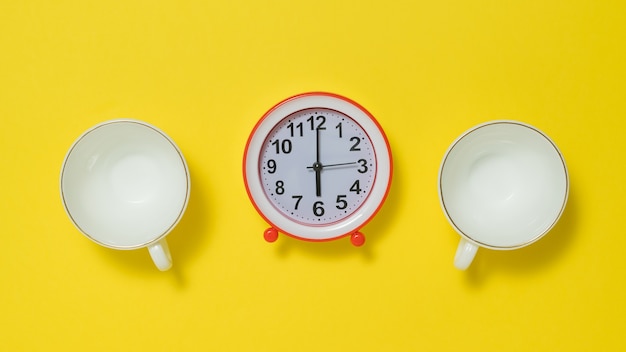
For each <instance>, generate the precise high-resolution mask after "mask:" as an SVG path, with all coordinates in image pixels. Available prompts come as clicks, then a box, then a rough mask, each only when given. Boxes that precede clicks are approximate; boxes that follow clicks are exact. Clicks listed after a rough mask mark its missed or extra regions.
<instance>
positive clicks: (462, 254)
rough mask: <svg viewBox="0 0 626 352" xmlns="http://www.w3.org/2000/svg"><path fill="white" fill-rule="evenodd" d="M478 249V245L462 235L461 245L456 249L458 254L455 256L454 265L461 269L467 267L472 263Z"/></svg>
mask: <svg viewBox="0 0 626 352" xmlns="http://www.w3.org/2000/svg"><path fill="white" fill-rule="evenodd" d="M477 250H478V246H477V245H475V244H473V243H471V242H470V241H468V240H466V239H465V238H463V237H461V241H459V246H458V247H457V249H456V255H455V256H454V266H455V267H456V268H457V269H460V270H465V269H467V268H468V267H469V266H470V264H472V260H474V256H476V251H477Z"/></svg>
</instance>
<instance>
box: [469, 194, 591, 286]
mask: <svg viewBox="0 0 626 352" xmlns="http://www.w3.org/2000/svg"><path fill="white" fill-rule="evenodd" d="M572 186H573V185H571V184H570V192H569V196H568V201H567V204H566V206H565V210H564V211H563V214H562V215H561V218H560V219H559V221H558V222H557V224H556V225H555V226H554V227H553V228H552V230H550V232H548V233H547V234H546V235H545V236H544V237H543V238H541V239H540V240H539V241H537V242H536V243H533V244H531V245H529V246H527V247H523V248H520V249H516V250H511V251H499V250H490V249H486V248H480V249H479V250H478V253H477V254H476V258H475V259H474V261H473V262H472V264H471V265H470V267H469V268H468V269H467V270H466V273H467V276H466V277H467V280H468V282H469V283H470V284H472V285H476V286H480V285H481V284H482V283H483V282H484V280H486V279H487V278H488V276H489V275H490V274H491V273H493V272H496V271H499V272H502V271H504V272H507V273H511V274H512V275H516V276H524V275H531V274H533V273H535V272H537V271H539V270H542V269H544V268H546V267H548V266H550V265H553V264H554V263H556V262H557V261H558V260H559V258H561V257H562V256H563V255H564V253H566V252H567V250H568V248H569V247H571V245H572V243H574V241H575V239H576V234H577V232H576V229H577V224H578V219H579V216H580V211H579V202H578V195H577V193H576V190H575V188H574V187H572Z"/></svg>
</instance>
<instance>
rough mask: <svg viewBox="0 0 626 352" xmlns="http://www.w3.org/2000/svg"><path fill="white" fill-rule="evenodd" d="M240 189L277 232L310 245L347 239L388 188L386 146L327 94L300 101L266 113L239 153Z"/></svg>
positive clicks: (362, 118) (371, 123)
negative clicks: (243, 149)
mask: <svg viewBox="0 0 626 352" xmlns="http://www.w3.org/2000/svg"><path fill="white" fill-rule="evenodd" d="M243 169H244V170H243V171H244V182H245V185H246V189H247V191H248V195H249V197H250V200H251V201H252V203H253V205H254V206H255V208H256V210H257V211H258V212H259V214H260V215H261V216H262V217H263V218H264V219H265V220H266V221H267V222H268V223H269V224H270V225H271V227H270V228H269V229H267V230H266V232H265V234H264V235H265V239H266V240H268V241H270V242H272V241H274V240H276V238H277V236H278V233H279V232H282V233H285V234H287V235H290V236H292V237H296V238H299V239H304V240H310V241H324V240H331V239H335V238H338V237H342V236H348V235H349V236H351V241H352V243H353V244H354V245H357V246H359V245H362V244H363V242H364V240H365V237H364V236H363V235H362V234H361V233H360V232H359V231H358V230H359V229H360V228H361V227H363V226H364V225H365V224H366V223H367V222H368V221H369V220H370V219H371V218H372V217H373V216H374V215H375V214H376V212H377V211H378V210H379V209H380V207H381V206H382V204H383V202H384V200H385V198H386V196H387V193H388V191H389V186H390V182H391V174H392V161H391V152H390V149H389V143H388V142H387V139H386V137H385V134H384V132H383V130H382V128H381V127H380V125H379V124H378V123H377V122H376V120H375V119H374V117H373V116H372V115H371V114H369V113H368V112H367V111H366V110H365V109H364V108H362V107H361V106H360V105H358V104H356V103H355V102H353V101H351V100H349V99H347V98H344V97H341V96H338V95H335V94H330V93H306V94H301V95H297V96H295V97H292V98H289V99H287V100H284V101H283V102H281V103H279V104H278V105H276V106H275V107H273V108H272V109H270V111H268V112H267V113H266V114H265V115H264V116H263V117H262V118H261V120H260V121H259V122H258V123H257V125H256V126H255V128H254V129H253V131H252V133H251V134H250V137H249V139H248V143H247V145H246V150H245V155H244V163H243Z"/></svg>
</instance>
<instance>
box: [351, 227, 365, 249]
mask: <svg viewBox="0 0 626 352" xmlns="http://www.w3.org/2000/svg"><path fill="white" fill-rule="evenodd" d="M350 242H352V245H353V246H355V247H361V246H362V245H363V243H365V236H363V234H362V233H360V232H358V231H357V232H355V233H353V234H352V235H350Z"/></svg>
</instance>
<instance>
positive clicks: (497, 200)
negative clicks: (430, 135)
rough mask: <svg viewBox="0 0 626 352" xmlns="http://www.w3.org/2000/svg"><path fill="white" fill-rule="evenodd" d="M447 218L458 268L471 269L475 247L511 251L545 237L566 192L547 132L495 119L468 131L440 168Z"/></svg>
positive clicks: (558, 158)
mask: <svg viewBox="0 0 626 352" xmlns="http://www.w3.org/2000/svg"><path fill="white" fill-rule="evenodd" d="M438 183H439V199H440V203H441V207H442V209H443V212H444V214H445V215H446V217H447V219H448V221H449V222H450V224H451V225H452V227H453V228H454V229H455V230H456V232H458V233H459V235H461V241H460V243H459V246H458V249H457V252H456V256H455V259H454V264H455V266H456V267H457V268H459V269H466V268H467V267H468V266H469V265H470V264H471V262H472V260H473V259H474V256H475V254H476V251H477V249H478V247H485V248H489V249H498V250H510V249H517V248H521V247H524V246H527V245H529V244H531V243H533V242H535V241H537V240H539V239H540V238H542V237H543V236H544V235H545V234H546V233H547V232H548V231H549V230H550V229H551V228H552V227H553V226H554V225H555V224H556V223H557V221H558V220H559V218H560V216H561V214H562V213H563V210H564V208H565V204H566V202H567V197H568V192H569V179H568V172H567V167H566V165H565V159H564V158H563V155H562V154H561V152H560V151H559V149H558V148H557V146H556V144H555V143H554V142H553V141H552V140H551V139H550V138H549V137H548V136H547V135H546V134H544V133H543V132H541V131H540V130H538V129H537V128H535V127H533V126H530V125H528V124H525V123H522V122H517V121H491V122H487V123H484V124H481V125H478V126H476V127H473V128H471V129H470V130H468V131H466V132H465V133H463V134H462V135H461V136H460V137H458V138H457V139H456V140H455V141H454V142H453V143H452V144H451V145H450V147H449V148H448V150H447V152H446V153H445V156H444V158H443V161H442V163H441V167H440V169H439V182H438Z"/></svg>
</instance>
